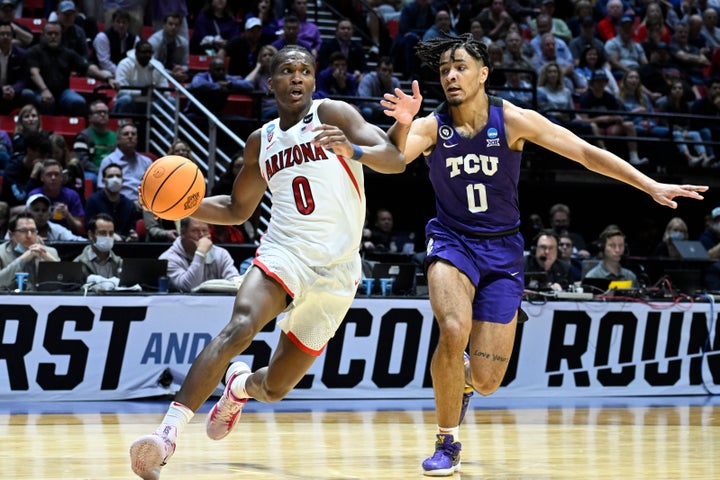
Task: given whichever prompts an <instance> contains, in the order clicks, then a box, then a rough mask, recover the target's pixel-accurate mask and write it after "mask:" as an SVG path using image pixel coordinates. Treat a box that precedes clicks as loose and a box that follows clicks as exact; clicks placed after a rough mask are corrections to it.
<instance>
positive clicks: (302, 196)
mask: <svg viewBox="0 0 720 480" xmlns="http://www.w3.org/2000/svg"><path fill="white" fill-rule="evenodd" d="M292 189H293V195H294V196H295V206H296V207H297V210H298V212H300V213H301V214H302V215H310V214H311V213H313V212H314V211H315V200H314V199H313V196H312V190H310V182H308V179H307V178H306V177H295V178H294V179H293V182H292Z"/></svg>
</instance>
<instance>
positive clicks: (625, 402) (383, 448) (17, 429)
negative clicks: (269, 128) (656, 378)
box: [0, 395, 720, 480]
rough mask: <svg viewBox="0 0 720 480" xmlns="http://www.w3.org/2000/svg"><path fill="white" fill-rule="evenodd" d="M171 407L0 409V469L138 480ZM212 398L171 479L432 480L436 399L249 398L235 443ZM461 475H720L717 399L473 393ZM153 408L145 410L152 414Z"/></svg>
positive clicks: (18, 474)
mask: <svg viewBox="0 0 720 480" xmlns="http://www.w3.org/2000/svg"><path fill="white" fill-rule="evenodd" d="M166 406H167V400H162V401H151V402H87V403H80V402H77V403H75V402H65V403H51V404H47V403H31V404H23V403H19V402H12V403H10V402H8V403H0V438H2V439H3V440H4V442H3V443H4V448H3V449H2V450H0V474H1V475H2V478H13V479H75V480H77V479H106V480H110V479H131V478H137V477H135V476H134V475H133V473H132V471H131V470H130V467H129V460H128V459H129V457H128V448H129V445H130V443H132V441H133V440H134V439H135V438H136V437H137V436H139V435H143V434H146V433H150V432H151V431H152V430H153V429H154V428H155V427H156V425H157V423H158V422H159V420H160V419H161V418H162V415H163V413H164V411H165V408H166ZM209 406H210V404H206V405H205V406H204V408H203V409H201V413H200V414H198V415H197V416H196V417H195V418H194V419H193V421H192V422H191V424H190V425H189V426H188V428H187V429H186V430H185V431H184V432H183V434H182V435H181V437H180V441H179V443H178V449H177V451H176V453H175V456H174V457H173V458H172V459H171V460H170V462H169V463H168V465H167V466H166V467H164V469H163V470H164V471H163V475H162V477H161V478H163V479H173V480H217V479H308V480H309V479H313V480H341V479H375V480H385V479H387V480H400V479H420V478H428V477H423V476H422V473H421V468H420V462H421V461H422V460H423V459H424V458H425V457H426V456H428V455H429V454H431V453H432V442H433V436H434V433H435V427H434V418H433V412H432V410H431V407H432V403H431V402H430V401H427V400H423V401H413V400H388V401H386V402H383V401H355V402H347V401H344V402H337V401H314V402H310V401H292V400H285V401H283V402H280V403H278V404H274V405H262V404H259V403H257V402H251V403H249V404H248V406H247V407H246V410H245V412H244V413H243V417H242V419H241V420H240V423H239V424H238V426H237V427H236V429H235V431H233V432H232V433H231V434H230V436H228V437H227V438H226V439H224V440H222V441H219V442H215V441H212V440H210V439H208V438H207V437H206V436H205V431H204V421H205V416H206V413H207V411H208V410H209ZM471 408H474V409H471V410H470V411H469V412H468V415H467V418H466V421H465V424H464V425H463V427H462V429H461V435H460V441H461V442H462V444H463V455H462V458H463V462H462V471H461V472H460V473H459V474H455V475H454V476H453V478H455V479H460V478H462V479H465V480H467V479H617V478H624V479H717V478H720V455H718V453H717V452H718V451H720V401H719V400H718V397H653V398H601V399H562V398H557V399H511V400H507V399H505V400H503V399H492V397H489V398H484V399H483V398H479V397H478V395H476V396H475V397H474V398H473V399H472V403H471ZM144 412H147V413H144Z"/></svg>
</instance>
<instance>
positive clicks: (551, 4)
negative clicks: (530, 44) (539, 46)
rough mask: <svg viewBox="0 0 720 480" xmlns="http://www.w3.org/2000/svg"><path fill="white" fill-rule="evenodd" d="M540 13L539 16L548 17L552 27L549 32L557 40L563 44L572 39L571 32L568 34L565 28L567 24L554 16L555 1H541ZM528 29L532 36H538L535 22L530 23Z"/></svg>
mask: <svg viewBox="0 0 720 480" xmlns="http://www.w3.org/2000/svg"><path fill="white" fill-rule="evenodd" d="M540 12H541V13H540V15H543V14H544V15H547V16H548V17H550V22H551V26H552V29H551V31H552V33H553V35H555V36H556V37H557V38H560V39H562V41H564V42H565V43H567V42H569V41H570V40H571V39H572V32H570V28H569V27H568V26H567V23H565V20H563V19H561V18H557V17H555V16H554V13H555V0H541V2H540ZM540 15H538V18H540ZM530 28H531V30H532V33H533V35H537V34H538V30H537V21H536V20H531V21H530Z"/></svg>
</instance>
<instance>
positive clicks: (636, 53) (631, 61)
mask: <svg viewBox="0 0 720 480" xmlns="http://www.w3.org/2000/svg"><path fill="white" fill-rule="evenodd" d="M632 27H633V17H631V16H630V15H624V16H623V17H622V18H621V19H620V23H619V28H618V30H617V35H616V36H615V37H613V38H611V39H610V40H608V41H607V42H605V54H606V55H607V58H608V62H610V68H611V69H612V71H613V74H614V75H615V77H616V78H619V77H622V75H624V74H625V72H627V71H628V70H631V69H633V70H637V69H638V68H640V66H641V65H645V64H646V63H647V57H646V56H645V50H643V48H642V45H640V44H639V43H637V42H635V41H633V39H632Z"/></svg>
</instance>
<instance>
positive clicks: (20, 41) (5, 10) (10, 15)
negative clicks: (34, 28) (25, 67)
mask: <svg viewBox="0 0 720 480" xmlns="http://www.w3.org/2000/svg"><path fill="white" fill-rule="evenodd" d="M18 3H19V0H0V20H5V21H8V22H10V28H11V29H12V33H13V37H12V43H13V44H16V45H20V46H21V47H24V48H26V47H29V46H30V45H31V44H32V43H33V41H34V40H35V37H34V36H33V34H32V32H31V31H30V30H29V29H28V28H26V27H23V26H21V25H20V24H19V23H17V22H15V21H14V19H15V16H16V13H17V6H18Z"/></svg>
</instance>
